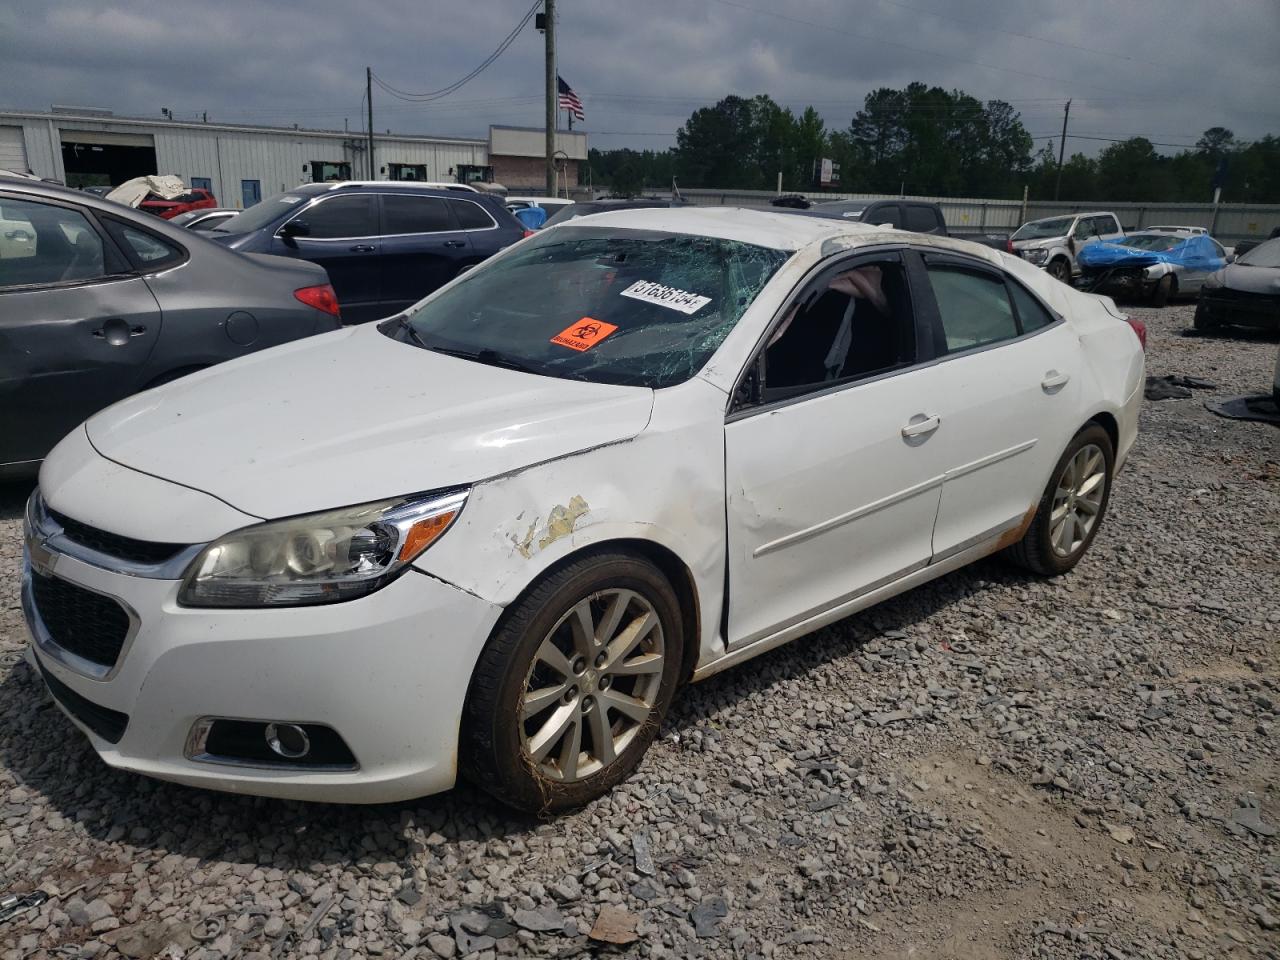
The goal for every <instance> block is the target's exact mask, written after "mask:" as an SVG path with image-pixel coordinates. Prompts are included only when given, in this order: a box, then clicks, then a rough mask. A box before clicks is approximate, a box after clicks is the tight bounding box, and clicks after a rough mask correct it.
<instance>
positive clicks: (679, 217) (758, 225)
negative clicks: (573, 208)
mask: <svg viewBox="0 0 1280 960" xmlns="http://www.w3.org/2000/svg"><path fill="white" fill-rule="evenodd" d="M588 223H590V224H599V225H600V226H602V227H621V228H624V229H632V230H660V231H665V232H669V233H687V234H692V235H695V236H703V237H715V238H717V239H720V240H737V241H739V242H741V243H753V244H756V245H758V246H762V247H771V248H773V249H775V250H799V249H800V248H801V247H804V246H807V245H808V244H810V243H813V242H814V241H817V240H826V239H828V238H830V237H837V236H847V235H853V234H858V233H883V232H884V231H883V230H882V229H878V228H876V227H871V226H868V225H866V224H860V223H855V222H852V221H848V220H838V219H834V218H830V217H797V216H793V215H792V214H791V213H784V212H780V211H778V212H775V211H773V210H753V209H748V208H745V207H694V206H686V207H630V208H624V209H618V210H606V211H602V212H600V213H591V214H586V215H584V216H581V217H578V218H576V219H574V220H569V221H565V222H564V223H563V224H556V227H559V226H583V225H586V224H588ZM911 236H913V237H914V236H915V235H914V234H912V235H911Z"/></svg>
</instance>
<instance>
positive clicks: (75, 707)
mask: <svg viewBox="0 0 1280 960" xmlns="http://www.w3.org/2000/svg"><path fill="white" fill-rule="evenodd" d="M36 666H38V667H39V668H40V676H41V677H43V678H44V682H45V686H47V687H48V688H49V693H50V694H52V695H53V699H55V700H57V701H58V703H60V704H61V705H62V707H63V709H65V710H66V711H67V713H69V714H71V715H72V716H73V717H75V718H76V719H77V720H79V721H80V722H81V723H83V724H84V725H85V726H86V727H88V728H89V729H90V730H92V731H93V732H94V733H96V734H97V735H98V736H99V737H101V738H102V739H103V740H105V741H107V743H119V742H120V740H121V738H122V737H123V736H124V731H125V727H127V726H128V725H129V715H128V714H125V713H121V712H120V711H119V710H112V709H110V708H108V707H104V706H100V705H99V704H96V703H94V702H93V701H92V700H87V699H85V698H84V697H82V696H80V694H78V693H76V692H75V691H74V690H72V689H71V688H70V687H68V686H67V685H66V684H65V683H63V682H62V681H61V680H59V679H58V678H57V677H55V676H54V675H53V674H51V673H50V672H49V671H48V670H46V669H45V668H44V665H43V664H41V663H40V660H39V658H36Z"/></svg>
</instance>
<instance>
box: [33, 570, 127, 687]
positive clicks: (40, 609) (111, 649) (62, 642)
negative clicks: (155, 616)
mask: <svg viewBox="0 0 1280 960" xmlns="http://www.w3.org/2000/svg"><path fill="white" fill-rule="evenodd" d="M31 598H32V599H33V600H34V601H35V608H36V614H37V615H38V616H39V617H40V620H41V622H42V623H43V624H44V627H45V629H46V630H47V631H48V632H49V638H50V639H51V640H52V641H53V642H54V643H56V644H57V645H58V646H60V647H61V648H62V649H63V650H66V651H67V652H68V653H73V654H75V655H76V656H77V657H82V658H83V659H85V660H88V661H90V662H92V663H96V664H99V665H101V666H104V667H112V666H115V662H116V661H117V660H118V659H120V650H121V648H122V647H123V646H124V641H125V638H126V637H127V636H128V635H129V615H128V614H127V613H125V610H124V608H123V607H122V606H120V604H118V603H116V602H115V601H114V600H112V599H111V598H110V597H104V596H103V595H102V594H100V593H94V592H93V591H92V590H86V589H84V588H83V587H77V586H76V585H75V584H74V583H68V582H67V581H66V580H59V579H58V578H57V577H47V576H45V575H44V574H42V573H37V572H36V571H34V570H33V571H32V572H31Z"/></svg>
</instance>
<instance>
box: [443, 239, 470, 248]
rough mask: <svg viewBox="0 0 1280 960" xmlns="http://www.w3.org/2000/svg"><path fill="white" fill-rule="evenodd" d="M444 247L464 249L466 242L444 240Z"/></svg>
mask: <svg viewBox="0 0 1280 960" xmlns="http://www.w3.org/2000/svg"><path fill="white" fill-rule="evenodd" d="M444 245H445V246H446V247H465V246H466V245H467V241H465V240H446V241H445V242H444Z"/></svg>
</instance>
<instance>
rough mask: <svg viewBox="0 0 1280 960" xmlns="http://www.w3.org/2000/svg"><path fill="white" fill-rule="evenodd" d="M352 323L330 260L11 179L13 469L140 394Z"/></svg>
mask: <svg viewBox="0 0 1280 960" xmlns="http://www.w3.org/2000/svg"><path fill="white" fill-rule="evenodd" d="M340 325H341V324H340V321H339V319H338V302H337V299H336V297H335V296H334V293H333V288H332V287H330V286H329V277H328V275H327V274H326V273H325V271H324V268H323V267H318V266H316V265H315V264H312V263H307V262H305V261H300V260H286V259H284V258H281V257H267V256H253V255H246V254H242V253H236V252H235V251H234V250H228V249H227V248H225V247H223V246H221V245H219V244H216V243H213V242H212V241H210V240H207V239H205V238H204V237H203V235H201V234H200V233H195V232H192V231H189V230H184V229H182V228H181V227H175V226H173V225H171V224H169V223H167V222H166V221H164V220H161V219H160V218H158V217H154V216H151V215H149V214H141V213H137V212H135V211H133V210H131V209H129V208H128V207H123V206H121V205H120V204H117V203H111V202H109V201H106V200H100V199H98V198H96V197H93V196H92V195H90V194H88V193H85V192H84V191H81V190H69V189H67V188H65V187H57V186H51V185H49V184H46V183H41V182H39V181H36V180H24V179H18V178H16V177H0V476H3V475H7V474H21V473H27V472H31V471H33V470H34V468H35V467H36V465H37V464H38V463H39V461H40V460H41V459H43V457H44V455H45V454H46V453H47V452H48V451H49V450H50V449H51V448H52V447H53V445H54V444H55V443H57V442H58V441H59V440H60V439H61V438H62V437H63V435H64V434H66V433H67V432H68V431H70V430H71V429H72V428H73V427H75V426H76V425H77V424H78V423H80V422H81V421H82V420H84V419H85V418H86V417H88V416H89V415H90V414H92V413H95V412H96V411H98V410H100V409H102V408H103V407H105V406H107V405H108V404H111V403H114V402H115V401H117V400H120V399H123V398H124V397H127V396H129V395H130V394H133V393H137V392H138V391H139V390H145V389H146V388H148V387H152V386H156V385H157V384H160V383H164V382H166V381H169V380H173V379H176V378H177V377H180V376H182V375H183V374H186V373H190V372H192V371H194V370H199V369H201V368H202V367H208V366H211V365H212V364H215V363H219V362H220V361H222V360H229V359H231V358H233V357H239V356H242V355H244V354H246V353H250V352H252V351H254V350H261V349H262V348H263V347H271V346H275V345H276V344H280V343H285V342H287V341H289V340H296V339H298V338H299V337H305V336H309V335H311V334H313V333H320V332H322V331H326V330H334V329H337V328H338V327H339V326H340Z"/></svg>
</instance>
